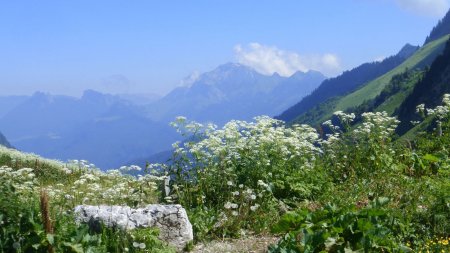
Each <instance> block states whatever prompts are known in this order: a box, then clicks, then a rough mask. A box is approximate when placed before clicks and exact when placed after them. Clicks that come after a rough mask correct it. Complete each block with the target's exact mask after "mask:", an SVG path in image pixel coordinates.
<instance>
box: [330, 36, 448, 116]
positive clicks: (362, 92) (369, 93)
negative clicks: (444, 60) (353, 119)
mask: <svg viewBox="0 0 450 253" xmlns="http://www.w3.org/2000/svg"><path fill="white" fill-rule="evenodd" d="M448 39H449V36H448V35H447V36H444V37H442V38H440V39H438V40H435V41H432V42H430V43H428V44H426V45H425V46H424V47H422V48H421V49H420V50H419V51H417V52H416V53H415V54H414V55H413V56H411V57H410V58H408V60H406V61H405V62H404V63H402V64H401V65H400V66H398V67H397V68H395V69H393V70H391V71H389V72H388V73H387V74H385V75H383V76H381V77H379V78H377V79H375V80H373V81H371V82H369V83H368V84H367V85H365V86H364V87H362V88H361V89H359V90H357V91H355V92H353V93H350V94H349V95H347V96H345V97H343V98H342V99H341V100H340V101H339V103H338V104H337V105H336V109H337V110H345V109H348V108H350V107H354V106H357V105H360V104H361V103H362V102H364V101H365V100H368V99H371V98H374V97H376V96H377V95H378V94H380V92H381V91H382V90H383V88H384V87H385V86H386V85H387V84H388V83H389V81H390V80H391V79H392V77H393V76H394V75H396V74H400V73H401V72H403V71H405V69H415V68H423V67H424V66H426V65H429V64H431V62H432V61H433V59H434V58H436V56H437V55H438V54H439V53H440V52H442V50H443V49H444V46H445V42H446V41H447V40H448Z"/></svg>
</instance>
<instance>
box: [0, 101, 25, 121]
mask: <svg viewBox="0 0 450 253" xmlns="http://www.w3.org/2000/svg"><path fill="white" fill-rule="evenodd" d="M28 98H29V97H28V96H0V118H1V117H3V116H4V115H5V114H6V113H8V112H9V111H11V110H12V109H13V108H14V107H16V106H18V105H19V104H21V103H22V102H23V101H25V100H26V99H28Z"/></svg>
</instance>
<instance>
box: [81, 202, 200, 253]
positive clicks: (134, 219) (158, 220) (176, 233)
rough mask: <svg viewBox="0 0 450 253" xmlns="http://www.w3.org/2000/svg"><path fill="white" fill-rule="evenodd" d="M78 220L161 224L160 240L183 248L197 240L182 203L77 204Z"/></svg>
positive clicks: (129, 226) (124, 225) (121, 225)
mask: <svg viewBox="0 0 450 253" xmlns="http://www.w3.org/2000/svg"><path fill="white" fill-rule="evenodd" d="M75 219H76V221H77V222H84V223H88V222H99V221H100V222H102V223H103V224H104V225H105V226H108V227H119V228H122V229H134V228H146V227H158V228H159V229H160V236H159V237H160V239H161V240H164V241H166V242H168V243H169V244H170V245H172V246H174V247H175V248H177V249H178V251H182V250H183V249H184V247H185V246H186V244H187V243H188V242H190V241H192V240H193V232H192V225H191V223H190V222H189V219H188V217H187V214H186V210H185V209H184V208H183V207H182V206H181V205H148V206H146V207H143V208H136V209H133V208H130V207H128V206H106V205H100V206H88V205H80V206H77V207H75Z"/></svg>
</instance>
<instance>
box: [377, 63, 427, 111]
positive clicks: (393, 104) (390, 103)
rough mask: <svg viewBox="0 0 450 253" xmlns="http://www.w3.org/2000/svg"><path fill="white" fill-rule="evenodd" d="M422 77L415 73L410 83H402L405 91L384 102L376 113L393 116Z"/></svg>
mask: <svg viewBox="0 0 450 253" xmlns="http://www.w3.org/2000/svg"><path fill="white" fill-rule="evenodd" d="M421 76H422V74H421V73H419V72H418V73H415V75H414V77H413V78H411V79H410V80H409V81H408V82H405V83H402V86H403V88H404V89H405V90H401V91H399V92H397V93H395V94H393V95H392V96H390V97H389V98H388V99H387V100H386V101H384V102H383V103H382V104H381V105H380V106H378V107H377V108H376V109H375V111H377V112H383V111H385V112H387V113H388V114H389V115H393V114H394V112H395V110H396V109H397V108H398V107H400V105H401V104H402V102H403V101H404V100H405V98H406V97H407V96H408V95H409V94H410V93H411V91H412V89H413V88H414V85H415V84H416V83H417V81H418V80H419V78H420V77H421Z"/></svg>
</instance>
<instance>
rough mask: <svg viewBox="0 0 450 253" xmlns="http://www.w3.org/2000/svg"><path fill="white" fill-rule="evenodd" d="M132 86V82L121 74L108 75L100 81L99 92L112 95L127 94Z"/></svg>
mask: <svg viewBox="0 0 450 253" xmlns="http://www.w3.org/2000/svg"><path fill="white" fill-rule="evenodd" d="M133 86H134V82H133V81H131V80H130V79H128V77H126V76H124V75H122V74H115V75H110V76H108V77H105V78H103V80H102V81H101V88H100V90H101V91H103V92H108V93H112V94H116V93H128V92H130V90H131V88H132V87H133Z"/></svg>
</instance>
